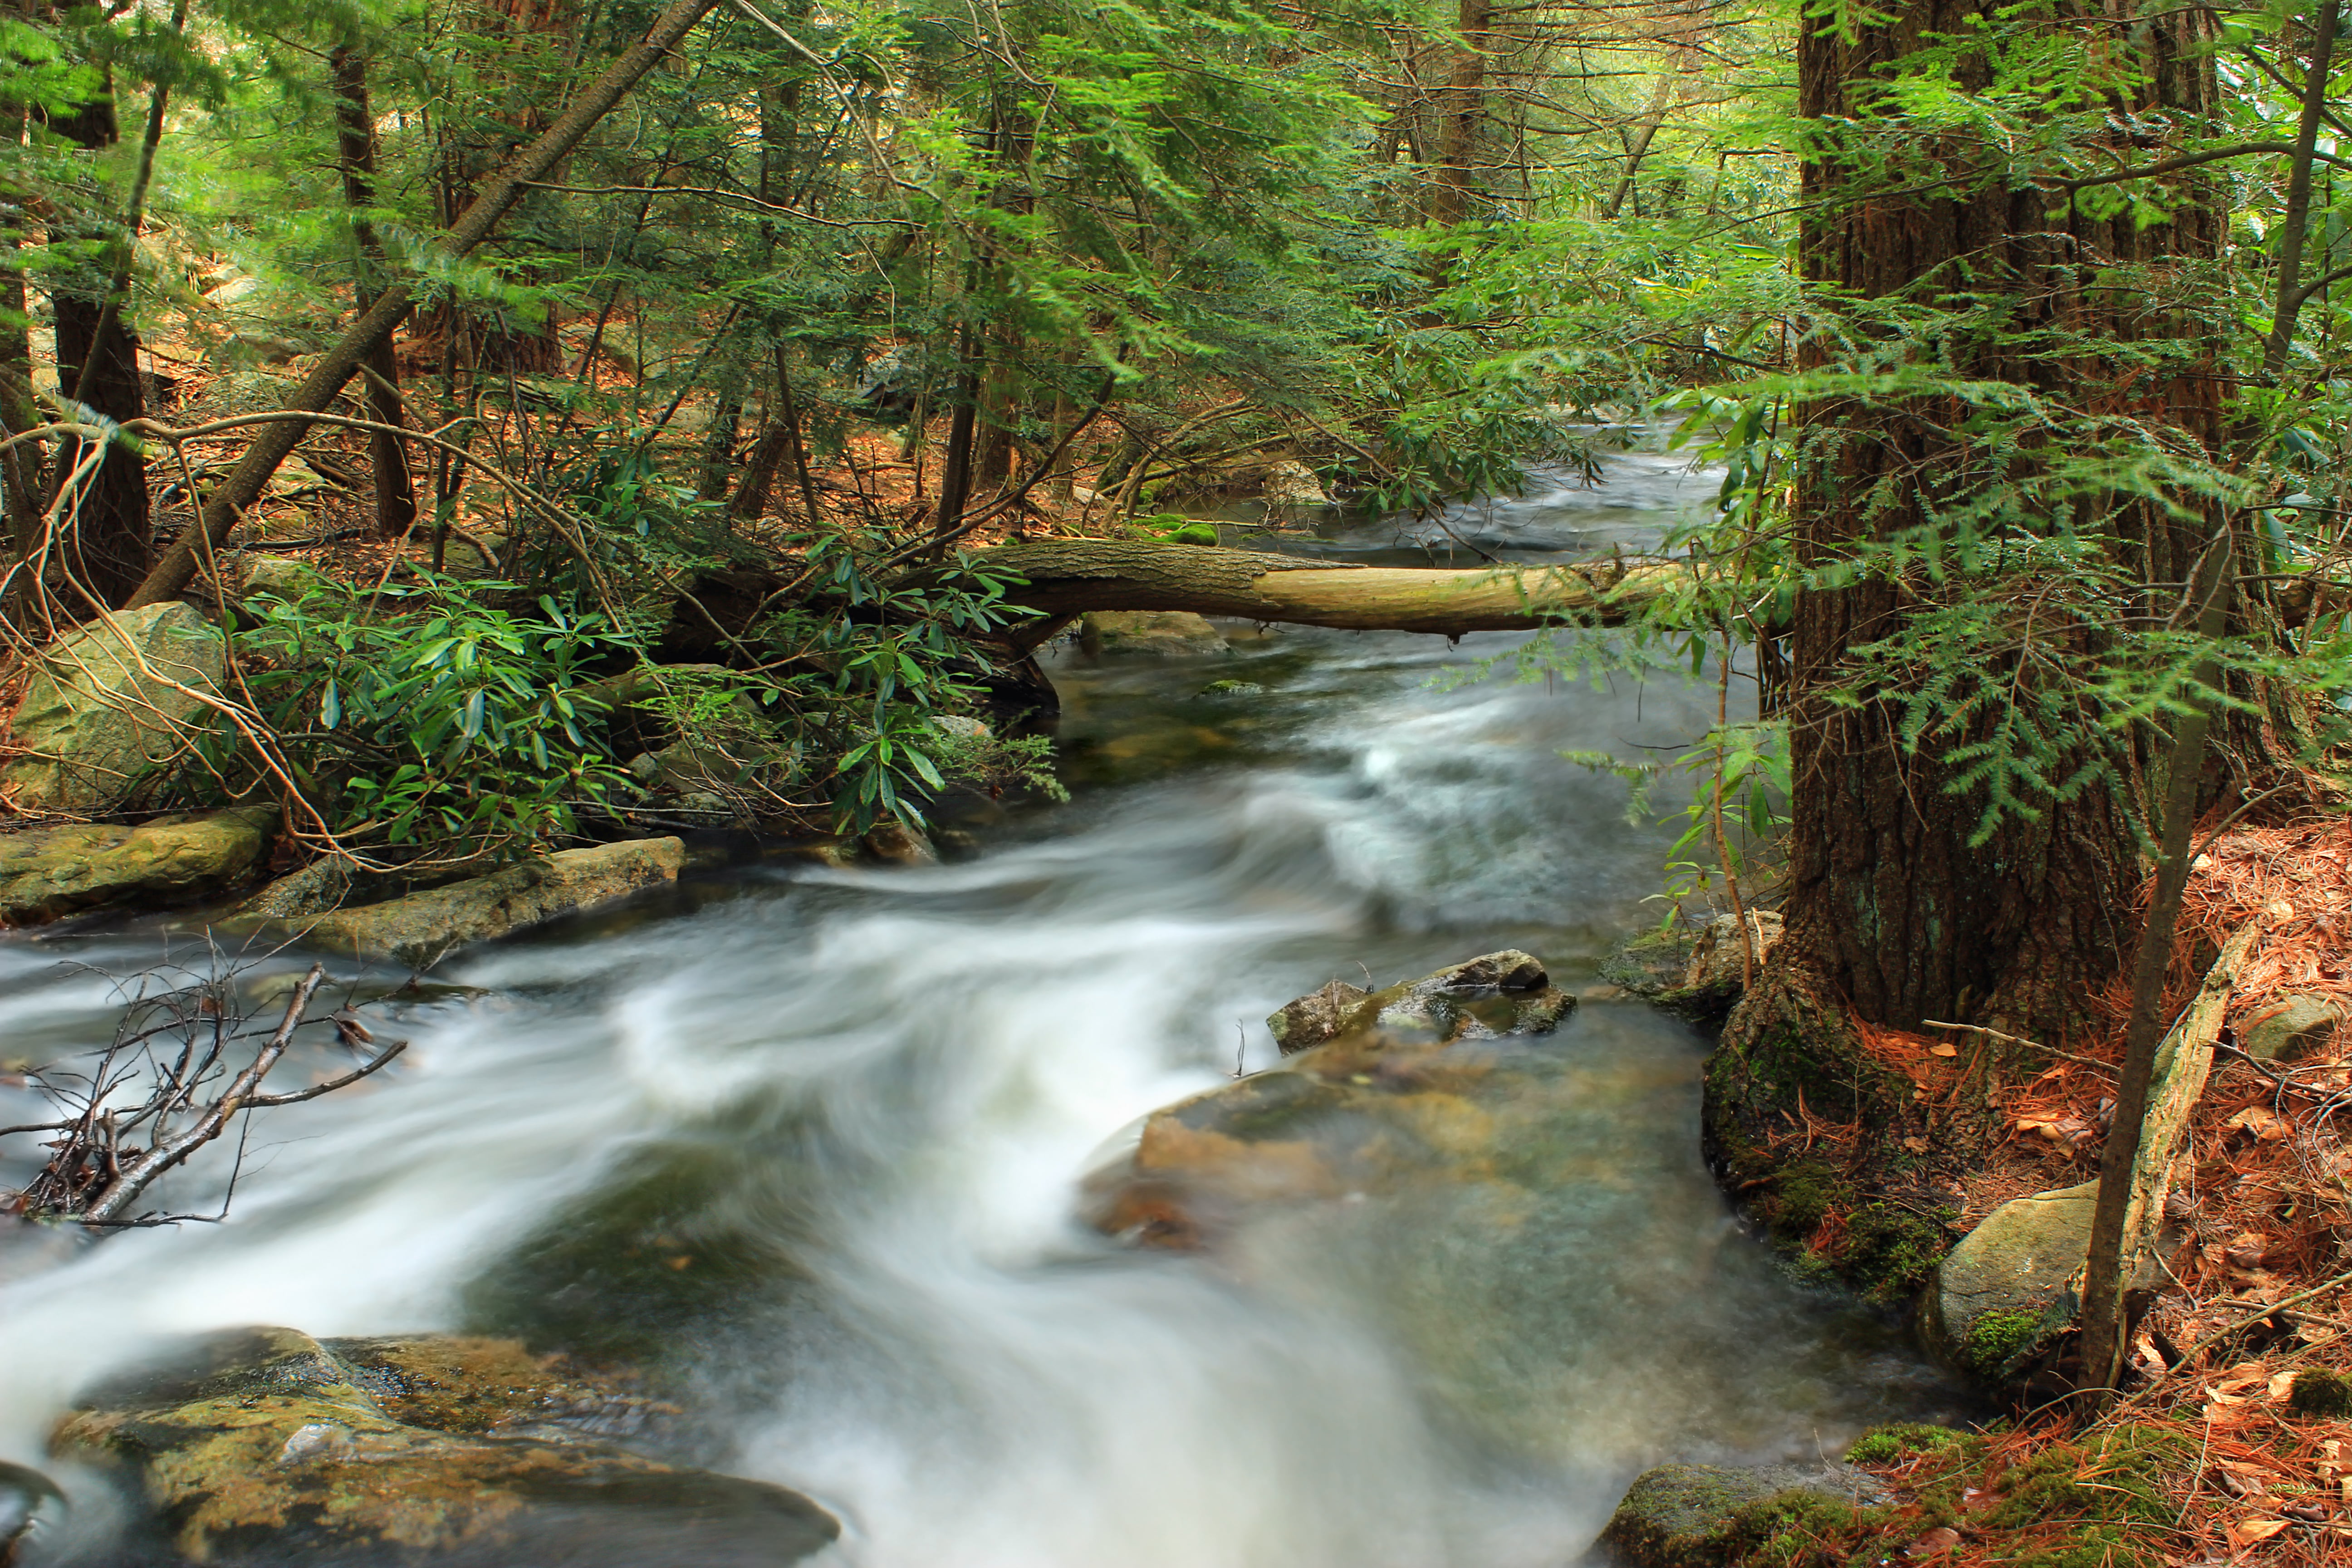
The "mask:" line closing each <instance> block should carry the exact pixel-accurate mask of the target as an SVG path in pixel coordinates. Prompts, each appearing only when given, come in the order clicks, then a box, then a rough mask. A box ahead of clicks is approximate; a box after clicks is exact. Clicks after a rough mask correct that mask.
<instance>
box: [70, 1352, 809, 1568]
mask: <svg viewBox="0 0 2352 1568" xmlns="http://www.w3.org/2000/svg"><path fill="white" fill-rule="evenodd" d="M650 1405H651V1402H649V1401H646V1400H644V1399H642V1398H637V1397H635V1396H634V1395H632V1394H629V1393H627V1392H626V1391H625V1390H623V1389H621V1388H618V1387H616V1386H615V1385H614V1384H613V1383H612V1382H611V1380H609V1379H602V1378H597V1377H594V1376H593V1375H590V1374H587V1373H583V1372H581V1371H580V1370H579V1369H576V1368H570V1367H566V1366H564V1365H562V1363H558V1362H555V1361H553V1360H551V1359H545V1358H538V1357H532V1356H530V1355H528V1354H526V1353H525V1352H523V1351H522V1350H521V1349H520V1347H519V1346H516V1345H514V1344H512V1343H511V1342H496V1341H481V1340H464V1339H446V1338H431V1339H416V1340H372V1341H328V1342H320V1341H317V1340H313V1339H311V1338H310V1337H309V1336H308V1335H305V1334H301V1333H298V1332H296V1331H293V1330H290V1329H252V1330H243V1331H235V1332H231V1333H228V1334H223V1335H218V1336H215V1337H213V1338H212V1339H210V1340H207V1341H205V1342H202V1343H200V1344H198V1345H197V1346H195V1347H194V1348H193V1350H192V1351H191V1352H189V1353H188V1354H187V1355H186V1356H184V1358H182V1359H181V1360H179V1361H178V1362H177V1363H174V1364H172V1365H168V1366H166V1367H163V1368H161V1369H159V1370H154V1371H150V1372H146V1373H140V1374H137V1375H134V1376H131V1377H128V1378H122V1379H117V1380H115V1381H113V1382H111V1383H110V1384H108V1385H106V1386H104V1387H101V1388H99V1389H96V1390H93V1391H91V1393H90V1394H89V1395H88V1396H87V1397H86V1398H85V1399H84V1400H83V1402H82V1408H80V1409H79V1411H78V1412H77V1413H76V1414H75V1415H71V1416H70V1417H68V1419H67V1420H66V1421H65V1423H64V1424H63V1425H62V1426H60V1427H59V1428H58V1432H57V1434H56V1436H55V1438H54V1441H53V1445H52V1446H53V1447H54V1449H55V1450H56V1451H57V1452H58V1454H59V1455H60V1456H63V1457H67V1458H74V1459H78V1460H82V1461H85V1462H89V1461H97V1462H110V1463H113V1464H116V1465H120V1466H122V1467H124V1468H127V1469H128V1470H130V1471H131V1472H132V1473H133V1474H134V1475H135V1477H136V1479H137V1482H138V1489H139V1491H140V1493H141V1494H142V1497H143V1499H144V1500H145V1502H146V1504H147V1505H148V1507H149V1508H150V1509H151V1510H152V1527H153V1529H154V1530H155V1531H156V1532H157V1533H159V1534H160V1535H162V1536H163V1538H164V1540H165V1541H166V1542H168V1544H169V1546H170V1548H171V1549H172V1550H173V1551H175V1552H179V1553H180V1554H181V1555H182V1556H184V1557H185V1558H188V1559H191V1560H193V1561H195V1562H200V1563H229V1564H235V1563H286V1562H305V1563H335V1564H337V1565H339V1568H341V1565H358V1564H370V1565H373V1564H377V1563H383V1564H387V1565H389V1564H400V1565H402V1568H424V1565H428V1564H430V1565H436V1568H437V1565H442V1564H447V1565H452V1568H454V1565H456V1564H460V1563H484V1564H487V1563H492V1562H500V1563H511V1562H516V1561H521V1560H523V1559H521V1558H519V1557H517V1556H516V1553H517V1552H518V1551H528V1552H529V1553H530V1557H529V1560H530V1561H534V1562H562V1563H567V1564H580V1565H582V1568H586V1565H589V1564H597V1565H607V1564H609V1565H611V1568H623V1565H634V1564H637V1563H647V1564H650V1563H657V1562H658V1563H678V1562H690V1563H697V1564H709V1565H712V1568H720V1565H733V1564H742V1565H743V1568H751V1564H754V1563H758V1564H774V1563H792V1562H795V1561H797V1560H799V1559H800V1558H802V1557H804V1556H807V1555H808V1554H809V1553H811V1552H816V1551H818V1550H820V1549H822V1548H823V1547H824V1546H825V1545H826V1544H827V1543H828V1542H831V1541H832V1540H833V1539H834V1538H835V1536H836V1535H837V1534H838V1533H839V1529H840V1527H839V1525H838V1524H837V1522H836V1521H835V1520H834V1519H833V1518H832V1516H831V1515H829V1514H827V1513H826V1512H825V1511H824V1510H823V1509H821V1508H819V1507H818V1506H817V1505H816V1504H815V1503H814V1502H811V1501H810V1500H808V1499H806V1498H804V1497H802V1496H801V1495H800V1494H798V1493H796V1492H792V1491H788V1490H786V1489H783V1488H782V1487H775V1486H770V1485H767V1484H765V1483H762V1482H759V1481H751V1480H745V1479H740V1478H738V1477H733V1476H722V1475H718V1474H714V1473H712V1472H709V1471H705V1470H696V1469H689V1468H679V1467H677V1466H672V1465H667V1464H663V1463H661V1462H658V1461H656V1460H654V1459H651V1458H645V1457H643V1456H641V1455H639V1454H635V1453H632V1452H630V1451H628V1450H626V1449H625V1448H622V1447H616V1446H614V1443H613V1442H612V1441H610V1440H609V1439H611V1438H613V1437H615V1436H628V1435H631V1434H633V1433H635V1432H636V1431H638V1430H641V1429H642V1425H643V1415H644V1413H645V1411H646V1409H647V1408H648V1407H649V1406H650Z"/></svg>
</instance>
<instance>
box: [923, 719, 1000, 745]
mask: <svg viewBox="0 0 2352 1568" xmlns="http://www.w3.org/2000/svg"><path fill="white" fill-rule="evenodd" d="M931 728H932V729H934V730H937V731H939V732H940V734H942V735H952V736H954V737H955V738H956V739H957V740H959V741H985V740H987V739H988V738H989V737H990V736H991V735H992V734H994V733H995V732H996V731H993V730H991V729H990V728H989V727H988V726H987V725H986V724H984V723H982V721H979V720H977V719H973V718H970V717H968V716H966V715H964V714H961V713H941V714H940V715H938V716H937V717H935V718H934V719H932V721H931Z"/></svg>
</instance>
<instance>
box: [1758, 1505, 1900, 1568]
mask: <svg viewBox="0 0 2352 1568" xmlns="http://www.w3.org/2000/svg"><path fill="white" fill-rule="evenodd" d="M1893 1512H1894V1510H1891V1509H1859V1508H1856V1507H1854V1506H1853V1504H1852V1503H1846V1502H1840V1501H1838V1500H1835V1499H1834V1498H1826V1497H1823V1496H1822V1494H1821V1493H1819V1492H1814V1491H1804V1490H1796V1491H1785V1492H1781V1493H1780V1494H1779V1495H1778V1496H1775V1497H1769V1498H1766V1499H1765V1500H1763V1501H1761V1502H1755V1503H1750V1504H1748V1506H1747V1507H1746V1508H1743V1509H1741V1510H1739V1511H1738V1513H1736V1514H1734V1515H1733V1516H1732V1518H1731V1523H1730V1525H1729V1527H1728V1528H1727V1530H1726V1531H1724V1533H1723V1537H1722V1542H1723V1547H1724V1556H1723V1557H1722V1558H1721V1559H1719V1561H1722V1562H1727V1563H1728V1562H1737V1563H1740V1564H1742V1568H1811V1564H1814V1563H1821V1562H1822V1561H1824V1560H1825V1558H1824V1553H1823V1552H1822V1548H1823V1546H1824V1544H1825V1543H1826V1542H1831V1541H1834V1540H1837V1539H1838V1538H1841V1537H1847V1536H1851V1535H1853V1534H1854V1533H1855V1532H1856V1531H1873V1530H1875V1529H1876V1528H1877V1527H1878V1526H1879V1525H1881V1524H1882V1523H1884V1522H1885V1521H1887V1520H1888V1519H1890V1518H1891V1517H1892V1516H1893ZM1841 1555H1843V1553H1840V1552H1831V1553H1830V1554H1829V1555H1828V1557H1827V1559H1826V1560H1828V1561H1835V1560H1836V1558H1837V1557H1838V1556H1841Z"/></svg>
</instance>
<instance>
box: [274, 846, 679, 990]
mask: <svg viewBox="0 0 2352 1568" xmlns="http://www.w3.org/2000/svg"><path fill="white" fill-rule="evenodd" d="M685 865H686V846H685V844H684V843H682V842H681V841H679V840H678V839H676V838H637V839H630V840H627V841H625V842H623V843H619V844H599V845H595V846H593V847H589V848H585V849H564V850H560V851H558V852H557V853H555V854H553V855H550V856H547V857H544V858H539V859H532V860H526V861H524V862H523V863H521V864H520V865H518V866H509V867H508V868H505V869H503V870H499V871H494V872H492V873H491V874H490V875H488V876H487V877H475V878H470V879H467V880H466V881H462V882H452V883H450V884H449V885H448V886H446V887H443V888H435V889H430V890H428V891H425V892H417V893H410V894H408V895H406V896H405V897H403V898H398V899H394V900H389V901H387V902H384V903H380V904H367V905H363V906H362V907H360V908H358V909H345V910H335V911H333V912H331V913H329V914H325V915H321V916H319V917H317V918H316V919H313V920H306V921H299V922H298V921H277V922H273V923H276V924H278V925H280V926H281V927H283V928H284V929H285V931H286V934H288V935H290V936H299V937H301V938H303V939H304V940H307V941H309V942H311V943H313V944H314V945H317V946H320V947H327V948H332V949H335V950H337V951H339V952H356V953H358V954H359V955H360V956H362V957H363V958H381V959H390V960H392V961H393V962H394V963H405V964H408V965H410V966H411V967H413V968H417V969H422V968H425V967H426V966H427V965H429V964H432V963H436V962H437V961H438V960H439V959H440V958H441V957H442V955H444V954H445V953H446V952H449V951H450V950H451V949H453V948H457V947H461V946H463V945H465V944H466V943H467V942H487V941H488V940H490V939H491V938H493V937H500V936H506V935H508V934H509V933H510V932H514V931H521V930H524V929H525V928H527V927H530V926H534V925H539V924H541V923H542V922H544V921H551V920H555V919H557V918H559V917H560V916H563V915H568V914H575V913H578V912H579V911H581V910H591V909H594V908H596V907H597V906H599V905H602V904H608V903H613V902H614V901H616V900H621V899H625V898H628V897H630V896H631V895H632V894H635V893H639V892H643V891H644V890H645V889H647V888H655V887H661V886H664V885H666V884H667V883H671V882H675V881H677V874H678V872H679V871H680V870H681V869H683V868H684V867H685Z"/></svg>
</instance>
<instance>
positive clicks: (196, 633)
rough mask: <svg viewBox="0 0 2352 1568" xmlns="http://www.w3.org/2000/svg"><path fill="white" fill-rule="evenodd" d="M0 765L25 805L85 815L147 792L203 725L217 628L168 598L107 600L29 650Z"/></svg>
mask: <svg viewBox="0 0 2352 1568" xmlns="http://www.w3.org/2000/svg"><path fill="white" fill-rule="evenodd" d="M33 664H34V673H33V678H32V680H31V681H30V682H29V683H28V684H27V685H26V689H25V698H24V700H23V701H22V702H21V703H20V704H18V706H17V709H16V719H15V720H14V721H13V722H12V723H11V725H10V729H9V735H10V739H12V740H13V741H14V742H16V744H17V745H18V746H21V747H23V748H25V750H26V752H28V753H30V754H28V755H26V756H21V757H18V758H16V760H15V761H13V762H11V763H8V764H7V765H6V766H5V768H0V793H5V794H6V795H8V796H9V798H11V799H12V800H14V801H15V802H16V805H17V806H19V807H20V808H22V809H24V810H27V811H37V812H57V813H62V814H68V815H73V816H103V815H105V814H107V813H109V812H113V811H119V810H121V808H122V807H123V806H125V805H129V804H131V803H132V802H133V801H135V800H138V799H141V798H143V797H145V796H148V795H152V794H153V793H155V792H156V791H157V790H158V789H159V788H160V787H162V786H163V784H167V783H168V782H169V779H170V776H171V772H172V764H173V762H174V761H175V760H176V759H177V758H179V757H180V756H182V755H184V754H185V752H187V750H188V747H189V743H190V741H191V739H192V738H193V737H194V735H195V734H197V733H198V732H200V731H205V730H206V729H209V728H210V727H211V726H212V723H213V721H214V717H215V709H214V708H213V706H212V703H211V699H213V698H215V697H216V696H217V694H218V692H219V689H220V685H221V682H222V680H223V679H224V678H225V677H226V673H227V669H228V645H227V642H226V639H225V638H223V637H222V636H221V634H220V629H219V628H218V627H216V626H214V625H213V624H212V623H211V622H210V621H208V620H206V619H205V617H204V616H203V615H202V614H201V613H200V612H198V611H197V610H196V609H194V607H193V606H191V605H184V604H182V603H180V602H179V601H177V600H167V601H165V602H164V603H163V604H160V605H148V606H146V607H145V608H143V609H137V610H118V611H114V612H111V613H110V614H109V615H107V616H103V617H101V618H100V619H99V620H96V621H93V622H92V623H90V624H89V626H83V627H81V628H80V629H79V630H77V631H73V632H69V633H68V634H67V635H66V636H64V637H59V638H58V640H57V641H56V642H55V643H53V644H51V645H50V646H49V647H47V648H45V649H43V650H42V651H41V652H40V653H39V654H37V656H35V658H34V661H33Z"/></svg>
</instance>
